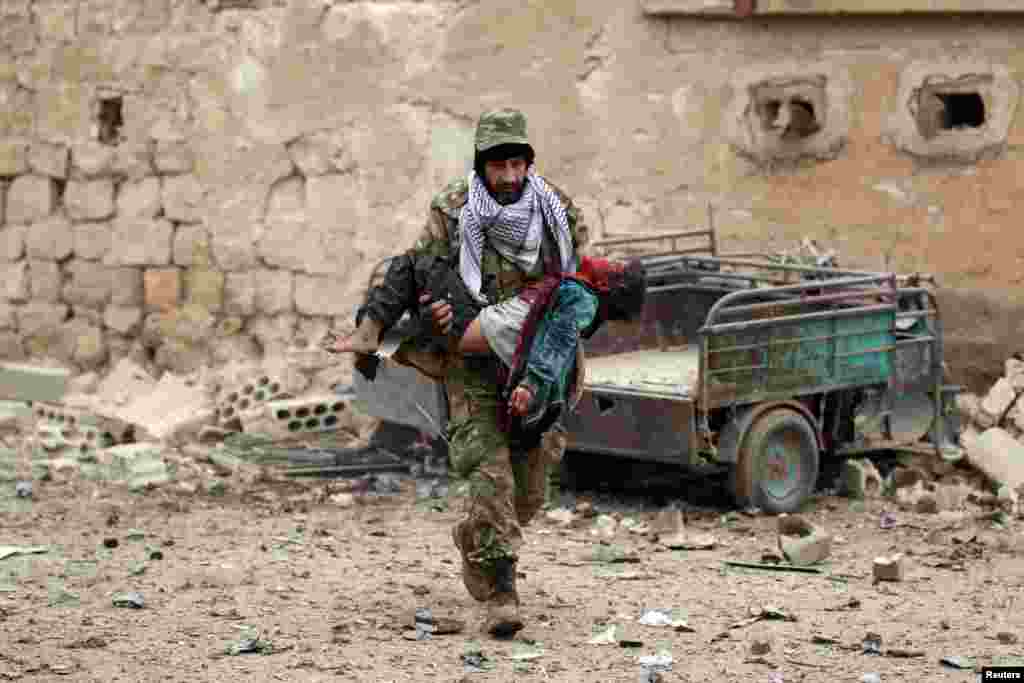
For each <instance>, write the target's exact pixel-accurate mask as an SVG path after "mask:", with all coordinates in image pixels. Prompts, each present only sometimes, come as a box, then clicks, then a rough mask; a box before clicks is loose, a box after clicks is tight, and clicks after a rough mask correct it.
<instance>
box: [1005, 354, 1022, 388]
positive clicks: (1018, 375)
mask: <svg viewBox="0 0 1024 683" xmlns="http://www.w3.org/2000/svg"><path fill="white" fill-rule="evenodd" d="M1004 367H1005V372H1004V373H1003V376H1004V377H1005V378H1006V380H1007V381H1008V382H1009V383H1010V387H1011V388H1012V389H1013V390H1014V392H1020V391H1024V360H1018V359H1016V358H1007V359H1006V363H1005V364H1004Z"/></svg>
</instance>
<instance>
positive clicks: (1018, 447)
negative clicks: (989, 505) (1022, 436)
mask: <svg viewBox="0 0 1024 683" xmlns="http://www.w3.org/2000/svg"><path fill="white" fill-rule="evenodd" d="M965 446H966V448H967V460H968V461H969V462H970V463H971V464H972V465H973V466H974V467H976V468H977V469H978V470H980V471H981V472H982V473H983V474H984V475H985V476H986V477H988V478H989V479H990V480H991V481H993V482H996V483H998V484H1004V485H1006V486H1008V487H1009V488H1010V489H1012V490H1014V491H1016V490H1017V489H1018V488H1019V487H1021V486H1024V444H1022V443H1020V442H1019V441H1017V440H1016V439H1014V438H1013V437H1012V436H1011V435H1010V434H1009V432H1007V431H1006V430H1005V429H999V428H997V427H994V428H992V429H987V430H985V431H984V432H982V434H981V436H979V437H978V438H977V439H975V440H973V441H972V442H971V443H970V444H969V445H967V444H965Z"/></svg>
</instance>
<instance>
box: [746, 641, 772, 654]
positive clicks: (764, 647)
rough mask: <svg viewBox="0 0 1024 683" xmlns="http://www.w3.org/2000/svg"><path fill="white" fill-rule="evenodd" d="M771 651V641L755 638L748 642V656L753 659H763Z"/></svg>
mask: <svg viewBox="0 0 1024 683" xmlns="http://www.w3.org/2000/svg"><path fill="white" fill-rule="evenodd" d="M771 651H772V644H771V641H769V640H765V639H763V638H755V639H754V640H751V641H750V654H751V655H752V656H754V657H763V656H764V655H766V654H768V653H769V652H771Z"/></svg>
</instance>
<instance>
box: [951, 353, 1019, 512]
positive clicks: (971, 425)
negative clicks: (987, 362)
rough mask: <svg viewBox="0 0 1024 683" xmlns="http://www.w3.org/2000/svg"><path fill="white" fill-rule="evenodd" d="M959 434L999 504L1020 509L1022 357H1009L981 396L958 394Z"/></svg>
mask: <svg viewBox="0 0 1024 683" xmlns="http://www.w3.org/2000/svg"><path fill="white" fill-rule="evenodd" d="M957 405H958V408H959V411H960V414H961V416H962V417H963V419H964V421H965V423H966V424H965V425H964V429H963V431H962V432H961V434H960V442H961V444H962V445H963V447H964V451H965V453H966V458H967V460H968V462H969V463H970V465H971V466H973V467H974V468H976V469H977V470H978V471H979V472H981V473H983V474H984V475H985V477H986V479H987V480H988V481H989V483H990V484H991V486H992V489H993V493H994V495H995V497H996V499H997V500H998V501H999V502H1000V504H1001V505H1002V506H1004V507H1006V508H1014V509H1016V510H1017V512H1018V514H1020V513H1021V512H1022V511H1024V510H1022V505H1021V503H1022V499H1024V360H1022V359H1021V358H1016V357H1015V358H1009V359H1007V360H1006V364H1005V368H1004V373H1003V376H1002V377H1001V378H999V380H998V381H997V382H996V383H995V384H994V385H993V386H992V388H991V389H990V390H989V392H988V393H987V394H986V395H985V396H984V397H983V398H982V397H979V396H977V395H975V394H961V395H960V396H959V397H958V398H957Z"/></svg>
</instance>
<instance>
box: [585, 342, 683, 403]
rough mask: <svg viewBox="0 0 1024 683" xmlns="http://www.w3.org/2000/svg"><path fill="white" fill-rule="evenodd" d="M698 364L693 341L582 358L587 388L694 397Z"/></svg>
mask: <svg viewBox="0 0 1024 683" xmlns="http://www.w3.org/2000/svg"><path fill="white" fill-rule="evenodd" d="M699 364H700V347H699V346H698V345H696V344H689V345H687V346H681V347H673V348H670V349H666V350H664V351H661V350H659V349H644V350H641V351H628V352H625V353H612V354H609V355H605V356H596V357H593V356H588V357H587V359H586V380H585V382H584V385H585V387H586V388H587V389H595V390H606V391H607V390H611V391H621V392H627V393H637V392H639V393H644V394H658V395H671V396H673V397H675V398H684V397H691V398H692V397H695V396H696V394H697V376H698V368H699Z"/></svg>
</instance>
